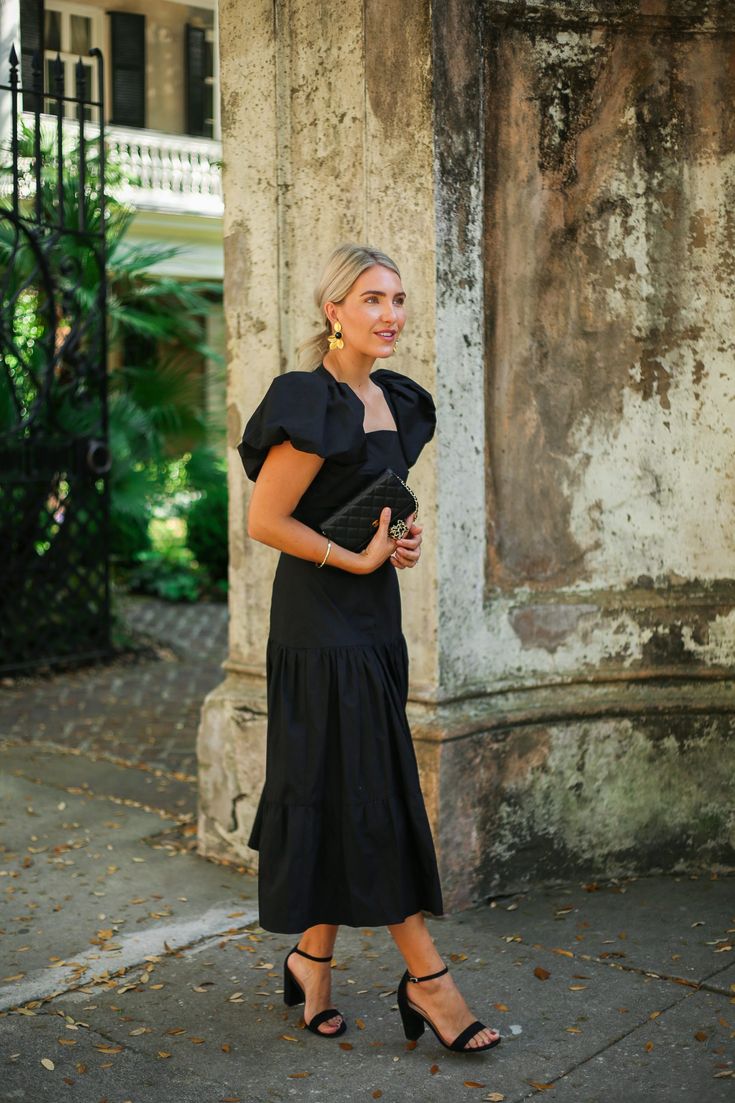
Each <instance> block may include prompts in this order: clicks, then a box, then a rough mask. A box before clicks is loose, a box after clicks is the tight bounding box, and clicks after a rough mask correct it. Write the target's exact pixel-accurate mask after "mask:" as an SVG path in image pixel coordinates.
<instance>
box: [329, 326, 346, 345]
mask: <svg viewBox="0 0 735 1103" xmlns="http://www.w3.org/2000/svg"><path fill="white" fill-rule="evenodd" d="M327 340H328V341H329V351H330V352H333V351H334V349H343V348H344V347H345V343H344V341H343V340H342V327H341V326H340V324H339V322H335V323H334V333H328V334H327Z"/></svg>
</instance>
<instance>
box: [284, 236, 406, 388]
mask: <svg viewBox="0 0 735 1103" xmlns="http://www.w3.org/2000/svg"><path fill="white" fill-rule="evenodd" d="M374 264H381V265H382V266H383V268H390V269H391V271H393V272H395V273H396V275H397V276H398V277H399V278H400V275H401V273H400V272H399V271H398V265H397V264H396V262H395V261H394V260H391V258H390V257H389V256H387V255H386V254H385V253H382V252H381V251H380V249H374V248H373V247H372V245H355V244H354V242H351V241H346V242H344V243H343V244H342V245H338V246H337V248H336V249H335V250H334V252H333V253H332V255H331V257H330V258H329V260H328V261H327V263H326V265H325V266H324V271H323V272H322V278H321V279H320V281H319V283H318V284H317V286H316V288H315V290H314V301H315V302H316V305H317V308H318V310H319V313H320V315H321V318H322V323H323V324H322V328H321V330H320V331H319V332H318V333H317V334H316V335H315V336H313V337H307V339H306V340H305V341H302V343H301V344H300V345H299V346H298V348H297V350H296V353H297V356H298V367H299V369H300V370H301V371H311V370H312V369H313V368H315V367H317V365H318V364H320V363H321V362H322V360H323V359H324V356H325V354H326V353H327V352H328V351H329V342H328V340H327V337H328V336H329V334H330V333H331V332H332V327H331V325H330V323H329V320H328V319H327V315H326V312H325V310H324V304H325V303H328V302H333V303H341V302H342V301H343V299H344V298H345V297H346V296H347V295H348V293H349V290H350V288H351V287H352V285H353V283H354V282H355V280H356V279H357V277H358V276H359V275H361V273H362V272H364V271H365V270H366V269H367V268H372V266H373V265H374Z"/></svg>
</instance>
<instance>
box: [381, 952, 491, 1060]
mask: <svg viewBox="0 0 735 1103" xmlns="http://www.w3.org/2000/svg"><path fill="white" fill-rule="evenodd" d="M448 972H449V967H448V966H447V965H445V966H444V968H443V969H440V970H439V971H438V972H437V973H428V974H427V975H426V976H425V977H412V976H411V974H410V973H409V971H408V969H407V970H406V972H405V973H404V974H403V976H402V977H401V979H400V982H399V984H398V992H397V997H398V1010H399V1011H400V1013H401V1021H402V1023H403V1031H404V1033H405V1035H406V1037H407V1038H408V1040H409V1042H415V1041H417V1039H419V1038H420V1037H421V1035H422V1034H423V1033H424V1030H425V1024H426V1023H428V1025H429V1026H430V1027H431V1029H432V1030H433V1031H434V1033H435V1034H436V1036H437V1038H438V1039H439V1041H440V1042H441V1044H442V1045H443V1046H444V1048H445V1049H451V1050H454V1052H455V1053H481V1052H482V1051H483V1050H486V1049H492V1048H493V1047H494V1046H497V1045H500V1035H498V1037H497V1038H496V1039H495V1041H493V1042H486V1043H485V1045H484V1046H470V1047H467V1042H469V1040H470V1038H473V1037H474V1035H475V1034H477V1032H478V1031H480V1030H485V1029H487V1028H486V1027H485V1024H484V1023H481V1022H480V1021H479V1020H478V1019H475V1021H474V1022H473V1023H470V1025H469V1026H466V1027H465V1028H464V1030H462V1031H460V1033H459V1034H458V1035H457V1037H456V1038H455V1039H454V1041H453V1042H445V1041H444V1039H443V1038H442V1036H441V1034H440V1033H439V1031H438V1030H437V1029H436V1027H435V1026H434V1024H433V1023H432V1021H431V1019H429V1018H428V1016H426V1015H424V1013H423V1011H419V1009H418V1008H417V1007H416V1006H415V1005H414V1004H412V1003H411V1001H410V1000H409V998H408V983H409V981H412V982H414V983H418V982H419V981H422V980H433V979H434V977H441V976H443V975H444V973H448Z"/></svg>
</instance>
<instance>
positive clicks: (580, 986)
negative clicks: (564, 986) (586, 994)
mask: <svg viewBox="0 0 735 1103" xmlns="http://www.w3.org/2000/svg"><path fill="white" fill-rule="evenodd" d="M586 987H587V985H586V984H570V985H569V991H570V992H581V991H582V989H583V988H586Z"/></svg>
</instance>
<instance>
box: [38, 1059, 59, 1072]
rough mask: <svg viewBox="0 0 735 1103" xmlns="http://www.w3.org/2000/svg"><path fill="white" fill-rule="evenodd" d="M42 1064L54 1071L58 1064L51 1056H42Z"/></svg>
mask: <svg viewBox="0 0 735 1103" xmlns="http://www.w3.org/2000/svg"><path fill="white" fill-rule="evenodd" d="M41 1064H42V1065H43V1067H44V1068H45V1069H48V1070H49V1072H53V1071H54V1069H55V1068H56V1065H55V1064H54V1063H53V1061H52V1060H51V1058H50V1057H42V1058H41Z"/></svg>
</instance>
